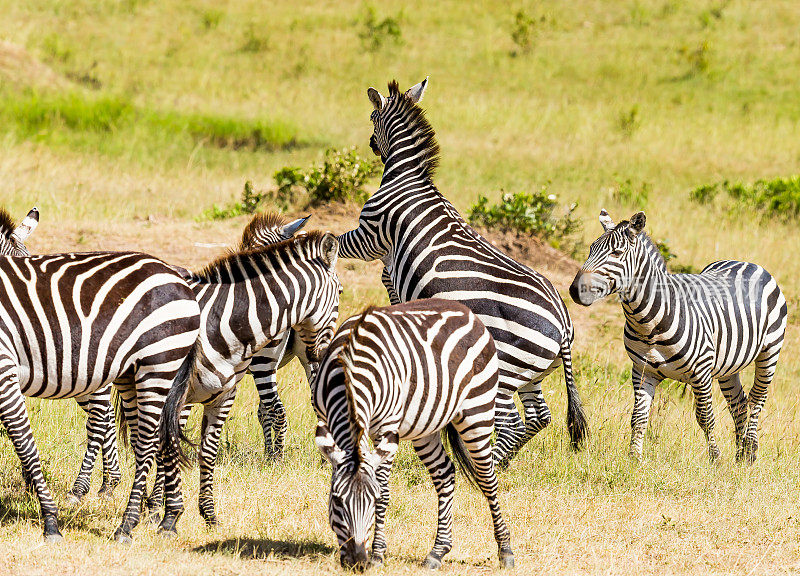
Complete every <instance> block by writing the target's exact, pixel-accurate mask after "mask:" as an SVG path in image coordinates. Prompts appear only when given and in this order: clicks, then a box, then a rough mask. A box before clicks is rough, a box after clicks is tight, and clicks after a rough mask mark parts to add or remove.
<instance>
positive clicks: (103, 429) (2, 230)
mask: <svg viewBox="0 0 800 576" xmlns="http://www.w3.org/2000/svg"><path fill="white" fill-rule="evenodd" d="M38 225H39V210H38V208H36V207H34V208H32V209H31V210H30V211H29V212H28V214H27V215H26V216H25V218H24V219H23V220H22V222H20V224H19V226H15V225H14V222H13V220H12V219H11V217H10V216H9V214H8V212H6V211H5V210H2V209H0V255H8V256H30V253H29V252H28V248H27V247H26V246H25V241H26V240H27V239H28V238H29V237H30V235H31V234H32V233H33V231H34V230H35V229H36V227H37V226H38ZM109 389H110V385H109V386H107V387H106V389H105V390H103V391H100V392H96V393H95V394H92V395H89V396H79V397H77V398H76V400H77V402H78V405H79V406H80V407H81V408H82V409H83V410H84V411H85V412H86V413H87V414H89V418H88V419H87V421H86V429H87V438H90V439H96V438H103V437H104V436H105V440H104V442H103V462H104V467H103V485H102V486H101V487H100V492H99V494H100V496H104V497H111V496H113V490H114V488H115V487H116V486H117V485H118V484H119V482H120V478H121V477H122V474H121V472H120V469H119V459H118V456H117V449H116V448H117V446H116V434H114V428H113V425H112V423H111V418H110V417H109V414H108V412H107V410H108V408H107V406H108V390H109ZM96 450H97V444H96V442H87V447H86V455H85V456H84V460H83V464H82V466H81V471H80V473H79V474H78V478H77V479H76V481H75V484H74V485H73V487H72V490H70V492H69V494H68V496H67V498H68V501H70V502H71V503H74V502H76V501H78V500H80V498H82V496H83V495H85V494H86V493H87V492H88V491H89V479H90V477H91V470H92V466H93V464H94V458H95V454H96ZM22 477H23V480H24V481H25V486H26V487H27V488H28V489H29V490H34V486H33V484H32V481H31V479H30V478H29V477H28V475H27V473H26V472H25V470H24V468H23V471H22Z"/></svg>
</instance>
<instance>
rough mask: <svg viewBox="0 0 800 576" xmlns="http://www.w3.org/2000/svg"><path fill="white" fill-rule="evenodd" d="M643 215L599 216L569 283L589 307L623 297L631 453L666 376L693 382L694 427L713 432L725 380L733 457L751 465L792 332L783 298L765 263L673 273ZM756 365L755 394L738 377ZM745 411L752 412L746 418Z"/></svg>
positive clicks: (712, 450)
mask: <svg viewBox="0 0 800 576" xmlns="http://www.w3.org/2000/svg"><path fill="white" fill-rule="evenodd" d="M645 221H646V218H645V215H644V213H643V212H637V213H636V214H634V215H633V216H632V217H631V219H630V221H628V220H623V221H622V222H620V223H619V224H614V222H613V221H612V220H611V217H610V216H609V215H608V213H607V212H606V211H605V210H603V211H601V212H600V223H601V225H602V226H603V234H602V235H601V236H600V237H599V238H598V239H597V240H595V241H594V242H593V243H592V245H591V247H590V249H589V257H588V258H587V260H586V262H585V263H584V264H583V266H581V269H580V271H579V272H578V274H577V275H576V276H575V280H574V281H573V282H572V285H571V286H570V295H571V296H572V299H573V300H574V301H575V302H577V303H578V304H582V305H584V306H589V305H590V304H592V303H593V302H595V301H596V300H599V299H600V298H603V297H605V296H607V295H609V294H613V293H615V292H616V293H618V294H619V298H620V301H621V303H622V310H623V312H624V313H625V333H624V334H625V350H626V351H627V353H628V356H629V357H630V359H631V361H632V362H633V376H632V377H633V393H634V407H633V415H632V417H631V429H632V432H631V446H630V454H631V456H632V457H633V458H635V459H640V458H641V456H642V442H643V437H644V432H645V430H646V429H647V421H648V418H649V414H650V406H651V404H652V401H653V395H654V393H655V388H656V386H657V385H658V384H660V383H661V381H663V380H664V379H665V378H672V379H673V380H677V381H679V382H684V383H686V384H689V385H691V387H692V390H693V391H694V398H695V416H696V418H697V423H698V424H699V425H700V428H701V429H702V430H703V432H704V433H705V435H706V438H707V440H708V453H709V458H710V459H711V461H712V462H713V461H716V460H717V459H718V458H719V448H718V447H717V444H716V440H715V438H714V411H713V407H712V405H711V384H712V381H713V380H714V379H716V380H719V383H720V388H721V389H722V393H723V395H724V396H725V399H726V401H727V403H728V408H729V409H730V412H731V416H732V417H733V421H734V426H735V429H736V459H737V460H743V459H747V461H748V462H753V461H755V458H756V451H757V449H758V418H759V415H760V414H761V410H762V408H763V407H764V402H765V400H766V398H767V389H768V388H769V384H770V382H771V381H772V378H773V376H774V374H775V366H776V364H777V362H778V356H779V354H780V351H781V346H782V345H783V338H784V333H785V331H786V319H787V310H786V299H785V298H784V296H783V293H782V292H781V289H780V288H779V287H778V284H777V283H776V282H775V279H774V278H773V277H772V276H771V275H770V274H769V273H768V272H767V271H766V270H764V268H762V267H761V266H758V265H757V264H751V263H749V262H737V261H734V260H722V261H719V262H713V263H712V264H709V265H708V266H706V267H705V268H704V269H703V270H702V271H701V272H700V273H699V274H671V273H670V272H669V271H668V270H667V266H666V263H665V262H664V258H663V257H662V256H661V254H660V253H659V251H658V248H657V247H656V246H655V244H654V243H653V241H652V240H651V239H650V238H649V236H648V235H647V234H646V233H645V232H644V226H645ZM753 362H755V382H754V383H753V387H752V388H751V389H750V391H749V393H747V394H745V392H744V390H743V389H742V384H741V380H740V378H739V373H740V372H741V371H742V369H744V368H745V367H746V366H747V365H749V364H751V363H753ZM748 412H749V417H748Z"/></svg>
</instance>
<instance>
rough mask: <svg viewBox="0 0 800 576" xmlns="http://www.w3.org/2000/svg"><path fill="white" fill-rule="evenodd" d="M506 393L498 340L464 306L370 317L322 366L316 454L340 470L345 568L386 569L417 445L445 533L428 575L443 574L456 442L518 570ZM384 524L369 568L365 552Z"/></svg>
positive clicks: (333, 512) (419, 305) (370, 313)
mask: <svg viewBox="0 0 800 576" xmlns="http://www.w3.org/2000/svg"><path fill="white" fill-rule="evenodd" d="M497 382H498V363H497V354H496V351H495V345H494V340H493V339H492V337H491V335H490V334H489V332H488V331H487V330H486V327H485V326H484V325H483V323H482V322H481V321H480V320H479V319H478V317H477V316H476V315H475V314H474V313H473V312H472V311H471V310H470V309H469V308H467V307H466V306H463V305H462V304H459V303H457V302H452V301H448V300H440V299H424V300H417V301H414V302H410V303H407V304H398V305H394V306H389V307H384V308H373V307H370V308H368V309H367V310H365V311H364V312H363V313H362V314H360V315H357V316H353V317H352V318H350V319H348V320H347V321H346V322H345V323H344V324H343V325H342V326H341V327H340V329H339V330H338V332H337V333H336V336H335V337H334V340H333V341H332V343H331V345H330V347H329V348H328V351H327V352H326V354H325V356H324V357H323V359H322V361H321V363H320V368H319V374H318V377H317V378H316V380H315V381H314V384H313V385H312V389H313V390H312V399H313V402H314V408H315V410H316V413H317V416H318V419H319V424H318V426H317V430H316V443H317V445H318V447H319V449H320V451H321V452H322V453H323V455H324V456H325V457H326V458H327V459H328V460H329V461H330V462H331V464H332V466H333V472H332V475H331V490H330V497H329V520H330V525H331V528H332V529H333V531H334V533H335V534H336V537H337V540H338V542H339V546H340V559H341V562H342V565H343V566H345V567H351V568H357V569H359V570H363V569H365V568H366V567H367V566H368V564H370V563H371V564H381V563H383V560H384V556H385V553H386V538H385V535H384V521H385V516H386V508H387V506H388V502H389V473H390V470H391V467H392V461H393V459H394V456H395V454H396V452H397V447H398V442H399V441H400V440H410V441H411V443H412V445H413V447H414V450H415V451H416V452H417V455H418V456H419V457H420V459H421V460H422V462H423V463H424V464H425V467H426V468H427V469H428V472H429V473H430V475H431V479H432V480H433V484H434V487H435V489H436V493H437V496H438V499H439V506H438V524H437V529H436V541H435V543H434V546H433V548H432V550H431V551H430V553H429V554H428V555H427V557H426V558H425V561H424V562H423V565H424V566H426V567H428V568H431V569H437V568H439V567H440V566H441V565H442V558H443V557H444V556H445V554H447V553H448V552H449V551H450V549H451V547H452V524H453V514H452V507H453V490H454V486H455V466H454V465H453V462H452V461H451V460H450V458H448V456H447V452H446V451H445V449H444V446H443V444H442V436H446V437H447V439H448V440H449V443H450V445H451V446H452V448H453V452H454V455H455V458H456V461H457V462H458V464H459V467H460V468H461V470H462V471H464V472H465V473H466V474H467V476H468V478H470V480H471V481H472V482H473V483H474V484H476V485H477V486H478V487H479V488H480V489H481V491H482V492H483V494H484V495H485V496H486V499H487V500H488V502H489V508H490V510H491V514H492V522H493V524H494V536H495V540H496V541H497V545H498V549H499V556H500V562H501V564H502V566H504V567H513V565H514V554H513V552H512V550H511V536H510V533H509V530H508V527H507V526H506V524H505V521H504V520H503V517H502V516H501V514H500V506H499V504H498V502H497V478H496V476H495V472H494V460H493V457H492V431H493V428H494V406H495V398H496V396H497ZM440 433H441V436H440ZM368 438H369V439H371V440H372V441H373V443H374V446H375V449H374V450H371V449H370V448H369V444H368V440H367V439H368ZM373 525H374V528H375V532H374V538H373V542H372V553H371V557H369V556H368V554H367V550H366V544H365V543H366V540H367V538H368V532H369V530H370V528H371V527H372V526H373Z"/></svg>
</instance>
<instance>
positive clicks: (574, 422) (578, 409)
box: [561, 342, 589, 451]
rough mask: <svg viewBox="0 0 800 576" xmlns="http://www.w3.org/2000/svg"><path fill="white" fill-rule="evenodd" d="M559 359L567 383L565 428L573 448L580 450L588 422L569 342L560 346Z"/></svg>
mask: <svg viewBox="0 0 800 576" xmlns="http://www.w3.org/2000/svg"><path fill="white" fill-rule="evenodd" d="M561 361H562V363H563V364H564V381H565V382H566V384H567V430H569V437H570V444H571V445H572V449H573V450H576V451H577V450H580V449H581V448H583V446H584V444H585V443H586V437H587V436H588V434H589V423H588V422H587V420H586V413H585V412H584V411H583V403H582V402H581V395H580V393H579V392H578V387H577V386H575V377H574V375H573V373H572V348H571V345H570V343H569V342H567V343H566V344H565V345H562V347H561Z"/></svg>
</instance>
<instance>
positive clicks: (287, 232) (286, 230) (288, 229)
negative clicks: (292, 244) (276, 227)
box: [281, 214, 311, 240]
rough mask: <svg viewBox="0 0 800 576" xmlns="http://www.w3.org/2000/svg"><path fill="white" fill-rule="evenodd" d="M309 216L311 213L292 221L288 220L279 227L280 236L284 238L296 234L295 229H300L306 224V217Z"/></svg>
mask: <svg viewBox="0 0 800 576" xmlns="http://www.w3.org/2000/svg"><path fill="white" fill-rule="evenodd" d="M309 218H311V214H309V215H308V216H306V217H305V218H298V219H297V220H295V221H294V222H289V223H288V224H287V225H286V226H284V227H283V228H281V236H282V237H284V238H285V239H286V240H288V239H289V238H291V237H292V236H294V235H295V234H297V231H298V230H300V229H301V228H302V227H303V226H305V225H306V222H308V219H309Z"/></svg>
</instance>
